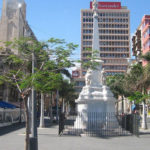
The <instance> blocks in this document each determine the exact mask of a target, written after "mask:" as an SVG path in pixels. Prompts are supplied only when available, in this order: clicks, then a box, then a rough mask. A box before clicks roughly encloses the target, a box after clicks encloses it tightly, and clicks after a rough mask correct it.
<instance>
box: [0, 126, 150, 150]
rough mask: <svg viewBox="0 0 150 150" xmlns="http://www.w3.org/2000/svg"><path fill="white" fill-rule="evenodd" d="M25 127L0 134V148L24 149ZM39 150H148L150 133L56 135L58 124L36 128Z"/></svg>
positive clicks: (3, 149) (5, 149)
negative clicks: (104, 136) (106, 136)
mask: <svg viewBox="0 0 150 150" xmlns="http://www.w3.org/2000/svg"><path fill="white" fill-rule="evenodd" d="M24 132H25V128H22V129H17V130H15V131H12V132H8V133H5V134H2V135H0V150H24ZM38 133H39V134H38V138H39V139H38V143H39V150H148V149H150V134H149V133H143V134H142V135H140V137H139V138H137V137H135V136H125V137H111V138H95V137H78V136H61V137H60V136H58V135H57V133H58V126H52V127H50V128H44V129H38Z"/></svg>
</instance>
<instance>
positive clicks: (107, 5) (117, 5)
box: [90, 2, 121, 9]
mask: <svg viewBox="0 0 150 150" xmlns="http://www.w3.org/2000/svg"><path fill="white" fill-rule="evenodd" d="M90 8H91V9H92V2H90ZM98 9H121V2H98Z"/></svg>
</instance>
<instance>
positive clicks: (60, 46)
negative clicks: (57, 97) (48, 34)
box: [0, 38, 77, 150]
mask: <svg viewBox="0 0 150 150" xmlns="http://www.w3.org/2000/svg"><path fill="white" fill-rule="evenodd" d="M6 46H9V47H11V48H13V49H17V50H18V53H19V55H15V54H12V55H10V56H9V57H8V58H7V59H6V60H5V63H6V64H7V65H8V66H9V69H8V70H7V71H5V72H4V73H3V74H2V75H1V76H0V83H2V82H6V83H9V84H10V85H12V86H15V87H17V89H18V92H19V93H20V96H21V97H22V99H23V101H24V106H25V114H26V138H25V150H28V146H29V114H28V107H27V99H28V97H29V96H30V94H31V89H32V87H34V88H35V89H36V90H37V91H39V92H41V93H42V94H46V93H49V92H50V91H51V90H56V89H59V87H60V83H61V81H62V79H63V76H62V73H63V74H68V72H67V68H68V67H71V66H72V65H73V62H72V61H71V60H70V58H69V57H70V55H71V54H72V51H73V50H75V48H76V47H77V45H74V44H73V43H66V42H65V41H64V40H60V39H54V38H51V39H50V40H48V41H47V42H38V41H35V40H33V39H31V38H21V39H19V40H14V41H13V42H6ZM33 54H34V55H35V58H36V67H35V69H34V70H35V71H36V72H35V73H32V72H31V71H32V63H31V60H32V55H33ZM49 56H50V59H49Z"/></svg>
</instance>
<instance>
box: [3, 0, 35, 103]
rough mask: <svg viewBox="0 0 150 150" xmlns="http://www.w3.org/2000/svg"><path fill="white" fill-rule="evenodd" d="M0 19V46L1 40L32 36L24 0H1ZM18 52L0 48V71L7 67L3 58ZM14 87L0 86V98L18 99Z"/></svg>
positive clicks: (6, 99)
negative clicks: (0, 10)
mask: <svg viewBox="0 0 150 150" xmlns="http://www.w3.org/2000/svg"><path fill="white" fill-rule="evenodd" d="M1 14H2V15H1V19H0V46H4V44H3V42H6V41H12V40H14V39H15V38H16V39H19V38H21V37H33V38H34V39H36V37H35V36H34V33H33V32H32V30H31V28H30V27H29V25H28V23H27V21H26V4H25V2H24V0H3V7H2V13H1ZM12 53H14V54H18V51H17V50H16V49H9V48H3V49H0V72H3V71H4V70H5V69H9V68H7V66H4V64H3V58H4V57H7V56H8V55H10V54H12ZM17 93H18V92H16V89H14V88H12V87H11V88H10V87H9V86H8V85H7V84H4V85H2V86H0V100H5V101H16V100H17V99H18V94H17Z"/></svg>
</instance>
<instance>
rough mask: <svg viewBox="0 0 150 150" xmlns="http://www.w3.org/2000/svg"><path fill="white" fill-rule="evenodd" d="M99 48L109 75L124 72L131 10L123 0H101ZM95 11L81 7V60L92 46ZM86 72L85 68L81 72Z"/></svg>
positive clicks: (99, 6) (84, 58)
mask: <svg viewBox="0 0 150 150" xmlns="http://www.w3.org/2000/svg"><path fill="white" fill-rule="evenodd" d="M98 17H99V18H98V21H99V24H98V26H99V45H100V47H99V51H100V57H101V59H102V60H103V61H104V64H103V68H104V69H105V71H106V74H107V75H114V74H118V73H124V72H126V70H127V66H128V63H127V60H126V58H129V57H130V11H129V10H128V9H127V7H124V6H121V3H120V2H98ZM92 34H93V12H92V5H91V6H90V9H82V10H81V60H83V61H88V58H87V56H89V55H90V52H89V51H87V49H91V48H92ZM82 73H83V75H85V71H83V72H82Z"/></svg>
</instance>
